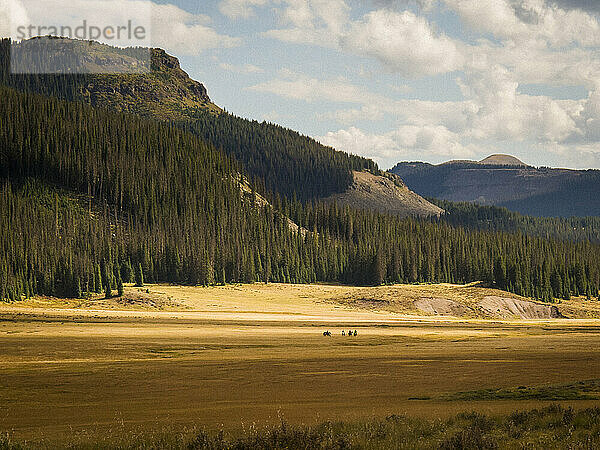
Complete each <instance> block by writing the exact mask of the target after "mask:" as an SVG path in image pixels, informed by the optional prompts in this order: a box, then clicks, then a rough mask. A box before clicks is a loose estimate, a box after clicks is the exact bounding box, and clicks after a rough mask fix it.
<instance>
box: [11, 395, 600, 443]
mask: <svg viewBox="0 0 600 450" xmlns="http://www.w3.org/2000/svg"><path fill="white" fill-rule="evenodd" d="M73 436H75V437H73V438H72V441H71V442H67V443H65V444H63V446H64V447H65V448H77V449H101V448H102V449H105V448H108V449H189V450H195V449H215V450H216V449H240V450H241V449H273V450H275V449H332V450H333V449H413V448H422V449H522V448H531V449H534V448H545V449H563V448H565V449H566V448H569V449H593V448H599V447H600V408H598V407H597V408H590V409H585V410H579V411H576V410H573V409H571V408H565V407H562V406H559V405H551V406H548V407H546V408H543V409H534V410H530V411H523V412H520V411H519V412H514V413H512V414H509V415H505V416H500V417H491V416H486V415H482V414H478V413H463V414H459V415H457V416H455V417H452V418H450V419H447V420H427V419H419V418H409V417H405V416H389V417H387V418H386V419H383V420H373V421H368V422H362V423H332V422H327V423H323V424H320V425H317V426H314V427H306V426H299V427H292V426H288V425H286V424H285V423H284V424H281V425H280V426H278V427H274V428H265V429H255V428H251V429H249V430H246V431H245V432H244V433H243V434H242V435H240V436H230V435H228V434H226V433H224V432H222V431H221V432H214V433H209V432H205V431H190V430H188V431H183V432H163V433H158V434H152V435H143V434H131V435H128V436H124V437H121V438H112V437H111V436H110V433H109V434H107V435H104V436H103V437H102V438H101V440H100V441H96V442H92V441H90V440H89V438H85V437H81V438H78V437H76V436H77V435H73ZM81 436H86V435H85V434H83V435H81ZM86 439H87V440H86ZM32 447H33V448H35V447H42V448H49V447H52V445H48V444H41V445H36V443H34V442H19V441H16V440H14V439H11V437H10V436H9V435H7V434H5V435H0V450H8V449H11V450H12V449H21V448H32Z"/></svg>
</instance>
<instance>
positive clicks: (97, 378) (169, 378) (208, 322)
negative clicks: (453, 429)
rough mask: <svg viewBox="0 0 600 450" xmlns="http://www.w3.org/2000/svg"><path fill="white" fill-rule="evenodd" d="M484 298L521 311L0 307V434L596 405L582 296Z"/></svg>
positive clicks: (335, 290)
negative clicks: (526, 315) (556, 314)
mask: <svg viewBox="0 0 600 450" xmlns="http://www.w3.org/2000/svg"><path fill="white" fill-rule="evenodd" d="M490 298H492V299H496V300H494V302H495V303H493V302H492V303H493V305H494V308H496V306H498V305H500V304H502V305H507V304H508V303H507V302H508V300H507V299H514V300H517V301H522V299H519V298H517V297H516V296H514V295H510V294H506V293H501V292H499V291H493V290H490V289H485V288H481V287H476V286H450V285H424V286H392V287H380V288H354V287H342V286H321V285H311V286H299V285H278V284H270V285H261V284H255V285H243V286H224V287H212V288H197V287H181V286H166V285H155V286H147V287H144V288H135V287H132V286H129V287H127V289H126V292H125V296H124V298H122V299H110V300H104V299H101V298H97V299H90V300H78V301H75V300H69V301H66V300H60V299H45V298H37V299H32V300H27V301H23V302H19V303H14V304H0V403H1V404H2V408H0V431H5V432H9V433H10V434H11V436H13V437H14V438H16V439H22V440H23V439H24V440H27V442H29V443H36V442H37V443H40V442H41V443H45V444H48V445H50V444H56V443H60V442H63V441H64V440H69V439H73V436H80V437H81V436H84V437H86V438H90V439H99V438H102V439H105V438H106V436H117V435H119V434H124V435H126V434H128V433H138V432H139V433H142V432H147V431H152V430H162V429H166V428H168V429H184V428H186V427H188V428H189V427H199V428H206V429H208V430H214V429H225V430H229V431H230V432H232V433H236V432H243V430H246V429H248V427H262V426H266V425H272V424H277V423H280V422H281V420H285V421H287V422H289V423H291V424H315V423H319V422H323V421H326V420H344V421H356V420H363V419H369V418H375V419H376V418H382V417H386V416H388V415H390V414H401V415H402V414H404V415H409V416H415V417H425V418H437V417H442V418H444V417H450V416H451V415H453V414H456V413H458V412H461V411H471V410H475V411H479V412H482V413H487V414H501V413H507V412H510V411H513V410H515V409H526V408H530V407H539V406H544V405H548V404H550V403H557V402H558V403H561V404H563V405H567V406H569V405H570V406H574V407H576V408H583V407H589V406H595V405H598V404H600V401H599V400H597V399H599V398H600V392H599V391H600V387H599V386H600V383H598V382H597V381H595V380H596V379H597V378H600V376H599V375H598V374H600V321H597V320H595V318H596V317H598V313H599V312H600V309H599V308H598V307H597V305H596V302H587V301H585V300H579V299H576V300H573V301H570V302H563V303H561V304H559V305H557V306H558V308H559V311H560V313H561V314H562V315H564V316H566V317H569V318H560V319H553V318H546V319H539V318H538V319H531V320H529V319H523V318H521V317H519V316H518V315H514V314H512V313H510V311H509V312H508V313H507V312H506V311H505V310H504V309H501V308H498V311H497V310H496V309H493V310H491V309H489V308H488V309H482V308H481V307H480V306H479V305H481V304H486V303H485V302H484V303H482V302H483V300H485V299H488V300H486V301H487V302H488V303H489V302H490V301H491V300H489V299H490ZM432 299H433V300H435V299H437V300H440V299H441V300H444V301H437V300H436V301H432ZM497 299H501V300H502V301H500V300H497ZM425 300H427V301H425ZM448 301H451V302H453V304H452V308H450V310H449V311H450V312H452V311H459V312H460V313H461V315H460V317H453V316H449V315H447V314H448V308H447V306H448ZM423 302H425V303H423ZM415 304H417V305H421V307H422V308H424V309H426V310H423V309H419V308H418V307H417V306H415ZM423 304H425V306H423ZM456 305H462V306H461V307H460V308H458V310H457V309H456V308H457V306H456ZM453 308H454V309H453ZM528 308H529V307H527V308H521V309H518V310H517V312H518V311H533V310H532V309H531V308H529V309H528ZM534 310H535V309H534ZM436 311H437V313H436ZM507 311H508V310H507ZM342 329H344V330H349V329H352V330H357V332H358V335H357V336H352V337H348V336H342V335H341V331H342ZM326 330H329V331H331V332H332V336H331V337H325V336H323V331H326ZM582 381H583V382H584V383H579V382H582Z"/></svg>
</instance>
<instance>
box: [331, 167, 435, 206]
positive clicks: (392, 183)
mask: <svg viewBox="0 0 600 450" xmlns="http://www.w3.org/2000/svg"><path fill="white" fill-rule="evenodd" d="M353 175H354V182H353V183H352V185H351V186H350V188H348V190H347V191H346V192H344V193H342V194H334V195H332V196H330V197H327V198H326V199H325V201H327V202H332V203H333V202H335V203H337V204H338V205H343V206H350V207H352V208H357V209H365V210H371V211H378V212H385V213H390V214H395V215H398V216H401V217H407V216H432V215H439V214H441V213H442V212H443V210H442V209H441V208H438V207H437V206H435V205H433V204H431V203H429V202H428V201H427V200H425V199H424V198H423V197H421V196H419V195H417V194H415V193H414V192H412V191H411V190H410V189H408V188H407V187H406V185H405V184H404V182H403V181H402V180H401V179H400V178H399V177H397V176H395V175H393V174H386V175H385V176H378V175H373V174H372V173H369V172H354V173H353Z"/></svg>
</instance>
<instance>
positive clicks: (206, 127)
mask: <svg viewBox="0 0 600 450" xmlns="http://www.w3.org/2000/svg"><path fill="white" fill-rule="evenodd" d="M2 47H3V50H0V52H1V53H0V58H1V57H2V55H4V58H3V59H4V61H5V64H4V66H5V67H7V63H6V61H8V55H9V52H12V56H13V59H14V58H15V57H16V58H17V59H18V60H20V61H21V63H20V64H21V65H22V66H24V67H27V66H28V64H29V65H34V66H35V67H37V66H36V65H35V64H34V62H36V61H41V63H40V64H41V65H42V66H41V67H37V69H38V70H39V71H41V70H45V71H54V72H56V71H58V70H57V68H56V66H59V65H60V63H64V60H65V59H66V60H67V62H68V65H66V67H67V68H71V67H72V68H74V70H76V71H78V72H81V73H80V74H75V75H73V74H68V73H59V74H52V75H36V74H22V75H9V74H8V71H7V70H4V72H3V73H4V76H3V79H4V82H5V84H8V85H9V86H11V87H14V88H16V89H19V90H21V91H28V92H36V93H41V94H45V95H50V96H54V97H58V98H62V99H66V100H73V101H80V102H84V103H88V104H90V105H92V106H94V107H104V108H109V109H111V110H113V111H119V112H128V113H134V114H137V115H140V116H142V117H148V118H155V119H159V120H168V121H171V122H174V123H175V124H177V125H178V126H179V127H181V128H183V129H185V130H186V131H188V132H190V133H192V134H195V135H197V136H199V137H200V138H202V139H203V140H204V141H206V142H209V143H211V144H212V145H214V146H215V147H217V148H219V149H221V150H223V151H225V152H226V153H227V154H229V155H231V156H233V157H234V158H235V159H236V160H237V161H238V162H239V163H241V165H242V166H243V169H244V171H245V173H246V174H247V175H248V176H249V177H250V178H251V180H252V184H253V185H254V186H255V187H256V188H257V189H258V190H259V191H260V192H261V193H263V194H264V195H266V196H269V197H273V196H275V195H280V196H284V197H287V198H289V199H293V198H297V199H299V200H302V201H306V200H312V199H319V198H327V197H330V196H334V195H335V196H336V198H337V199H338V200H339V201H340V202H342V203H347V202H350V203H354V204H356V205H358V203H356V201H355V199H354V197H355V195H354V194H355V192H356V189H355V188H354V187H353V186H354V184H355V179H354V178H355V177H354V176H353V173H354V174H356V173H359V172H361V171H364V170H367V171H369V172H371V173H373V174H375V175H374V176H377V175H379V174H380V172H379V170H378V168H377V166H376V164H375V163H374V162H373V161H371V160H368V159H365V158H361V157H358V156H354V155H349V154H347V153H344V152H339V151H335V150H334V149H332V148H330V147H326V146H323V145H321V144H320V143H318V142H316V141H315V140H313V139H311V138H309V137H307V136H302V135H300V134H299V133H297V132H295V131H292V130H289V129H286V128H284V127H280V126H277V125H275V124H271V123H266V122H262V123H259V122H256V121H249V120H246V119H242V118H239V117H235V116H233V115H231V114H227V113H225V112H223V111H222V110H221V108H219V107H218V106H216V105H215V104H214V103H212V101H211V100H210V98H209V96H208V93H207V90H206V88H205V87H204V85H202V84H201V83H199V82H197V81H194V80H192V79H191V78H190V77H189V76H188V74H187V73H186V72H184V71H183V70H182V69H181V67H180V64H179V61H178V59H177V58H175V57H173V56H170V55H168V54H167V53H166V52H165V51H164V50H162V49H144V48H132V49H121V48H116V47H111V46H108V45H105V44H99V43H97V42H92V41H78V40H72V39H63V38H35V39H30V40H27V41H23V42H20V43H9V41H6V40H5V41H4V42H3V45H2ZM56 55H59V56H58V57H57V56H56ZM65 55H67V56H65ZM55 60H57V61H55ZM59 68H60V67H59ZM98 70H100V71H101V72H107V71H108V72H110V71H114V72H116V73H94V72H97V71H98ZM136 71H137V72H142V73H131V72H136ZM90 72H92V73H90ZM380 181H381V182H382V183H385V182H386V181H385V179H383V178H381V179H380ZM405 190H406V189H405ZM379 195H381V196H382V197H385V196H386V195H390V198H387V199H386V198H382V199H381V201H380V203H379V207H378V209H379V210H382V209H383V206H384V205H385V204H386V203H387V204H389V205H391V207H392V208H393V210H394V211H395V212H401V214H406V213H407V212H409V211H410V213H411V214H412V213H414V214H417V215H427V214H429V213H430V212H432V211H437V210H438V208H437V207H435V206H433V205H431V204H429V203H428V202H427V201H426V200H424V199H421V198H418V196H417V195H416V194H411V195H409V194H408V192H404V193H402V195H398V194H397V193H395V192H391V191H389V190H382V191H380V192H379ZM346 197H348V199H346ZM403 199H406V201H407V204H406V205H403V204H402V201H403ZM370 205H371V203H369V206H370ZM420 205H422V208H421V207H420Z"/></svg>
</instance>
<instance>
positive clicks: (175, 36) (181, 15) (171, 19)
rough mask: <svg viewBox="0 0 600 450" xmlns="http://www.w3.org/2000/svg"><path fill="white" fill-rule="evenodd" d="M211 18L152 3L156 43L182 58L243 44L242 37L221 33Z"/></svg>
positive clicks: (153, 41) (153, 39) (173, 6)
mask: <svg viewBox="0 0 600 450" xmlns="http://www.w3.org/2000/svg"><path fill="white" fill-rule="evenodd" d="M209 21H210V19H209V18H208V17H207V16H204V15H201V14H192V13H189V12H187V11H184V10H183V9H181V8H179V7H177V6H175V5H170V4H164V5H160V4H156V3H152V44H153V45H154V46H157V47H163V48H165V50H168V51H171V52H174V53H176V54H179V55H199V54H200V53H202V52H203V51H204V50H208V49H211V48H231V47H236V46H238V45H241V43H242V41H241V39H239V38H234V37H230V36H226V35H222V34H219V33H218V32H217V31H216V30H214V29H213V28H212V27H210V26H209Z"/></svg>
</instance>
